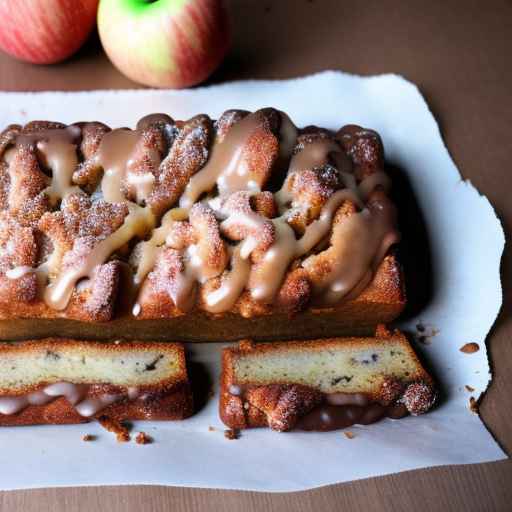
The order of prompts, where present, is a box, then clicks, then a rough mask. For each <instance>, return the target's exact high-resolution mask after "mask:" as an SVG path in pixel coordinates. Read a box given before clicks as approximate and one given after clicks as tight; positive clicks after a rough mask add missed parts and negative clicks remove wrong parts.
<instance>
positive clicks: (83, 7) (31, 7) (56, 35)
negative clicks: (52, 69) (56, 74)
mask: <svg viewBox="0 0 512 512" xmlns="http://www.w3.org/2000/svg"><path fill="white" fill-rule="evenodd" d="M97 10H98V0H0V48H1V49H2V50H4V51H5V52H6V53H8V54H10V55H12V56H13V57H16V58H18V59H21V60H26V61H28V62H33V63H35V64H52V63H54V62H59V61H61V60H64V59H66V58H67V57H69V56H70V55H72V54H73V53H75V52H76V51H77V50H78V48H80V46H82V44H83V43H84V41H85V40H86V39H87V36H88V35H89V33H90V32H91V30H92V28H93V27H94V23H95V21H96V13H97Z"/></svg>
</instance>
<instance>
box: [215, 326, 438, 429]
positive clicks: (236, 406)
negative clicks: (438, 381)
mask: <svg viewBox="0 0 512 512" xmlns="http://www.w3.org/2000/svg"><path fill="white" fill-rule="evenodd" d="M435 398H436V391H435V388H434V383H433V380H432V378H431V377H430V375H429V374H428V373H427V372H426V371H425V369H424V368H423V366H422V365H421V363H420V361H419V360H418V357H417V356H416V354H415V353H414V351H413V349H412V348H411V346H410V344H409V343H408V341H407V339H406V337H405V336H404V335H403V334H402V333H400V332H398V331H395V332H394V333H390V332H388V331H387V330H385V329H384V328H382V327H379V329H378V330H377V334H376V336H375V337H374V338H329V339H322V340H314V341H292V342H278V343H261V344H254V343H252V342H241V343H240V344H239V346H237V347H229V348H225V349H224V350H223V355H222V374H221V399H220V416H221V418H222V421H223V422H224V423H225V424H226V425H228V426H229V427H231V428H239V429H241V428H250V427H259V426H269V427H270V428H271V429H273V430H278V431H286V430H291V429H293V428H299V429H304V430H333V429H336V428H343V427H347V426H350V425H352V424H354V423H362V424H368V423H373V422H375V421H377V420H379V419H381V418H383V417H392V418H400V417H402V416H405V415H407V414H409V413H410V414H414V415H416V414H423V413H424V412H427V411H428V410H429V409H430V408H431V407H432V405H433V404H434V401H435Z"/></svg>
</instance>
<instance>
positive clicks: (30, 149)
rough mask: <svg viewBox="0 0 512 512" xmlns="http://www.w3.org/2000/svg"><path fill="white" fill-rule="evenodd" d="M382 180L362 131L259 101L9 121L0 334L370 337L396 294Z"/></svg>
mask: <svg viewBox="0 0 512 512" xmlns="http://www.w3.org/2000/svg"><path fill="white" fill-rule="evenodd" d="M389 188H390V178H389V176H388V175H387V173H386V171H385V168H384V149H383V145H382V141H381V139H380V137H379V135H378V134H377V133H376V132H374V131H373V130H369V129H365V128H362V127H360V126H355V125H345V126H343V127H341V128H340V129H339V130H337V131H332V130H328V129H325V128H320V127H316V126H307V127H303V128H300V127H297V126H295V125H294V124H293V122H292V121H291V120H290V118H289V117H288V116H287V115H286V114H285V113H284V112H281V111H279V110H277V109H273V108H265V109H261V110H258V111H256V112H253V113H250V112H246V111H242V110H228V111H226V112H225V113H223V114H222V115H221V116H220V118H219V119H217V120H213V119H211V118H210V117H209V116H207V115H205V114H199V115H196V116H194V117H192V118H191V119H188V120H184V121H177V120H176V121H175V120H173V119H172V118H171V117H169V116H168V115H166V114H154V115H150V116H147V117H145V118H143V119H141V120H140V121H139V122H138V123H137V125H136V127H134V129H128V128H116V129H111V128H109V127H108V126H106V125H104V124H102V123H99V122H85V123H84V122H78V123H74V124H71V125H65V124H62V123H58V122H50V121H33V122H30V123H28V124H26V125H25V126H20V125H11V126H8V127H7V128H6V129H5V130H4V131H3V132H0V339H3V340H14V339H19V340H23V339H27V338H29V337H30V338H39V337H41V338H44V337H49V336H62V337H69V338H80V339H103V340H109V339H120V338H123V339H134V340H142V339H143V340H148V341H155V340H162V341H163V340H168V339H169V335H170V334H171V335H172V337H173V338H174V340H180V341H218V340H236V339H243V338H244V337H247V336H252V335H253V334H252V333H257V334H256V335H255V336H257V337H258V339H260V340H273V339H293V337H294V336H297V335H298V333H300V336H304V337H310V338H313V337H320V336H324V337H325V336H333V335H341V334H343V333H351V334H352V335H354V334H370V333H372V332H373V330H374V329H375V326H376V325H377V324H378V323H385V322H390V321H392V320H393V319H394V318H396V317H397V316H398V314H399V313H400V312H401V311H402V310H403V308H404V306H405V302H406V297H405V292H404V280H403V275H402V271H401V266H400V263H399V261H398V260H397V256H396V251H395V245H396V243H397V242H398V241H399V238H400V235H399V233H398V230H397V223H396V208H395V206H394V204H393V202H392V200H391V199H390V197H389V195H388V191H389ZM292 315H293V316H294V318H295V320H294V322H293V323H291V322H290V321H289V318H290V316H292Z"/></svg>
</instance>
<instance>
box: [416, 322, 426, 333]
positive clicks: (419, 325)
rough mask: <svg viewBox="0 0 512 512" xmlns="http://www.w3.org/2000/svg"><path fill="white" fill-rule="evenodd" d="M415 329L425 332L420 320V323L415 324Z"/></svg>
mask: <svg viewBox="0 0 512 512" xmlns="http://www.w3.org/2000/svg"><path fill="white" fill-rule="evenodd" d="M416 330H417V331H418V332H425V326H424V325H423V324H422V323H421V322H420V323H418V324H416Z"/></svg>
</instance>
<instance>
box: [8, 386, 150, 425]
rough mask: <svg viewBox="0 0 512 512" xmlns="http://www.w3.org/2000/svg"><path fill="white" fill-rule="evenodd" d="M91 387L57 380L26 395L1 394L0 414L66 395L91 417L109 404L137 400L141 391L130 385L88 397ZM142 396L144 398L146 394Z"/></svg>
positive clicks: (12, 412)
mask: <svg viewBox="0 0 512 512" xmlns="http://www.w3.org/2000/svg"><path fill="white" fill-rule="evenodd" d="M91 387H92V386H90V385H88V384H73V383H71V382H56V383H55V384H50V385H48V386H46V387H45V388H43V389H41V390H39V391H33V392H32V393H27V394H25V395H18V396H1V397H0V414H4V415H11V414H16V413H18V412H20V411H22V410H23V409H26V408H27V407H29V406H31V405H46V404H48V403H50V402H53V401H54V400H56V399H57V398H59V397H64V398H66V400H67V401H68V402H69V403H70V404H71V405H72V406H73V407H74V408H75V410H76V412H77V413H78V414H79V415H80V416H83V417H85V418H89V417H91V416H94V415H95V414H97V413H98V412H100V411H101V410H103V409H105V408H106V407H108V406H109V405H112V404H114V403H116V402H119V401H121V400H126V399H128V400H136V399H137V398H139V396H140V392H139V390H138V389H137V388H136V387H129V388H127V390H126V392H123V393H116V394H109V393H103V394H101V395H98V396H97V397H94V398H93V397H90V398H87V397H86V395H87V393H88V392H89V390H90V388H91ZM142 398H143V399H144V395H143V396H142Z"/></svg>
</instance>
